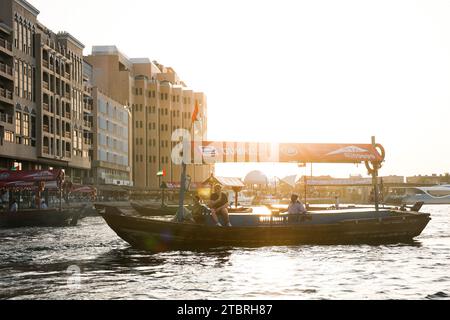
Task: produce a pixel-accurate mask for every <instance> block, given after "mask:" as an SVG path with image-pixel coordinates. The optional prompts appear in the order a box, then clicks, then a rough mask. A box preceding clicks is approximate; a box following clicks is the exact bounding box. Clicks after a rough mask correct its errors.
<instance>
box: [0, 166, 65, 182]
mask: <svg viewBox="0 0 450 320" xmlns="http://www.w3.org/2000/svg"><path fill="white" fill-rule="evenodd" d="M57 180H64V171H62V170H60V169H59V170H32V171H10V170H0V183H2V182H3V183H6V182H41V181H44V182H45V181H57Z"/></svg>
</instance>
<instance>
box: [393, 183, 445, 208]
mask: <svg viewBox="0 0 450 320" xmlns="http://www.w3.org/2000/svg"><path fill="white" fill-rule="evenodd" d="M385 202H386V203H388V204H406V205H413V204H414V203H416V202H423V203H424V204H450V185H449V184H446V185H437V186H432V187H408V188H392V189H391V190H390V192H389V194H388V195H387V196H386V199H385Z"/></svg>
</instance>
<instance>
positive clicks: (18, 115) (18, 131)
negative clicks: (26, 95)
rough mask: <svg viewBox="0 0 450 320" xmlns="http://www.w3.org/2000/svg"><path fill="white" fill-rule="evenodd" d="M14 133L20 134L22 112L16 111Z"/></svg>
mask: <svg viewBox="0 0 450 320" xmlns="http://www.w3.org/2000/svg"><path fill="white" fill-rule="evenodd" d="M16 134H18V135H22V114H21V113H20V112H19V111H16Z"/></svg>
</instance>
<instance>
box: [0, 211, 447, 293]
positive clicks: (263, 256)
mask: <svg viewBox="0 0 450 320" xmlns="http://www.w3.org/2000/svg"><path fill="white" fill-rule="evenodd" d="M423 211H424V212H430V213H431V214H432V221H431V222H430V223H429V225H428V226H427V228H426V229H425V231H424V232H423V233H422V235H421V236H420V237H419V238H417V241H416V243H415V244H414V245H386V246H367V245H361V246H285V247H264V248H251V249H247V248H221V249H214V250H210V251H203V252H190V251H189V252H180V251H173V252H166V253H160V254H150V253H147V252H143V251H138V250H134V249H131V248H130V247H129V246H128V244H127V243H126V242H124V241H122V240H121V239H119V238H118V237H117V236H116V234H115V233H114V232H113V231H112V230H110V229H109V227H108V226H107V225H106V224H105V223H104V222H103V220H102V218H100V217H96V218H87V219H85V220H83V221H82V222H81V224H80V225H79V226H77V227H70V228H56V229H53V228H30V229H16V230H0V243H1V244H0V298H2V299H5V298H6V299H11V298H12V299H425V298H427V299H443V298H444V299H445V298H447V299H448V298H449V297H450V206H427V207H424V208H423Z"/></svg>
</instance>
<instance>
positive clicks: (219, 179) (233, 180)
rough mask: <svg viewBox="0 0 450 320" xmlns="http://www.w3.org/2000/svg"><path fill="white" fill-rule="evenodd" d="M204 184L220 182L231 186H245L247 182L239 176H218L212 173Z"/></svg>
mask: <svg viewBox="0 0 450 320" xmlns="http://www.w3.org/2000/svg"><path fill="white" fill-rule="evenodd" d="M203 184H209V185H215V184H220V185H222V186H224V187H230V188H233V187H235V188H243V187H245V184H244V183H243V182H242V180H241V179H239V178H228V177H216V176H213V175H211V176H210V177H209V178H208V179H206V180H205V181H204V182H203Z"/></svg>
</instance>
